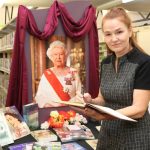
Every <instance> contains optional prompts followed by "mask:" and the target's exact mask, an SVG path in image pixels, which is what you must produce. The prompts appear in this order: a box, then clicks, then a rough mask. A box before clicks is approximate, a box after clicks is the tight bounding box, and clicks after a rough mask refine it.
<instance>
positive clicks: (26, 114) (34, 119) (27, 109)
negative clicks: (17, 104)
mask: <svg viewBox="0 0 150 150" xmlns="http://www.w3.org/2000/svg"><path fill="white" fill-rule="evenodd" d="M38 114H39V111H38V104H37V103H30V104H26V105H23V118H24V120H25V122H26V123H27V125H28V127H29V128H30V130H35V129H38V128H39V115H38Z"/></svg>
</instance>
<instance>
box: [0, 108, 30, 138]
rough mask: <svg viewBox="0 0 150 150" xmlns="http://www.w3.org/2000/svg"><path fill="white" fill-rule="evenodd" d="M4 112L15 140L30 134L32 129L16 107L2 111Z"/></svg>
mask: <svg viewBox="0 0 150 150" xmlns="http://www.w3.org/2000/svg"><path fill="white" fill-rule="evenodd" d="M1 111H3V112H4V115H5V118H6V120H7V124H8V126H9V129H10V131H11V134H12V136H13V139H14V140H17V139H20V138H22V137H24V136H27V135H29V134H30V129H29V127H28V126H27V124H26V122H25V121H24V119H23V117H22V116H21V114H20V113H19V111H18V110H17V108H16V107H15V106H10V107H5V108H3V109H1Z"/></svg>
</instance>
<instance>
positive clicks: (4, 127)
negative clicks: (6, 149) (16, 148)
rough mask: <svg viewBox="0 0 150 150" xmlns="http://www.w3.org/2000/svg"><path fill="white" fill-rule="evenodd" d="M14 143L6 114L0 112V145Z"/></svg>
mask: <svg viewBox="0 0 150 150" xmlns="http://www.w3.org/2000/svg"><path fill="white" fill-rule="evenodd" d="M13 142H14V140H13V137H12V135H11V132H10V129H9V127H8V124H7V121H6V118H5V116H4V113H3V112H1V111H0V145H1V146H5V145H8V144H11V143H13Z"/></svg>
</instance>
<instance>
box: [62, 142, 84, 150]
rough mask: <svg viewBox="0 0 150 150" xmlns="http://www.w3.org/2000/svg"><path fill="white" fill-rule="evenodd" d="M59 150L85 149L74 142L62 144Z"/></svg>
mask: <svg viewBox="0 0 150 150" xmlns="http://www.w3.org/2000/svg"><path fill="white" fill-rule="evenodd" d="M61 149H62V150H87V149H86V148H84V147H83V146H81V145H79V144H78V143H76V142H72V143H65V144H62V146H61Z"/></svg>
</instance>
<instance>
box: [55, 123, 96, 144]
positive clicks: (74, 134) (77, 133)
mask: <svg viewBox="0 0 150 150" xmlns="http://www.w3.org/2000/svg"><path fill="white" fill-rule="evenodd" d="M54 130H55V132H56V133H57V135H58V136H59V138H60V140H61V141H62V142H70V141H75V140H81V139H94V138H95V137H94V135H93V133H92V131H91V130H90V129H89V128H88V127H86V126H85V125H80V129H79V130H70V129H69V128H68V127H63V128H54Z"/></svg>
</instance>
